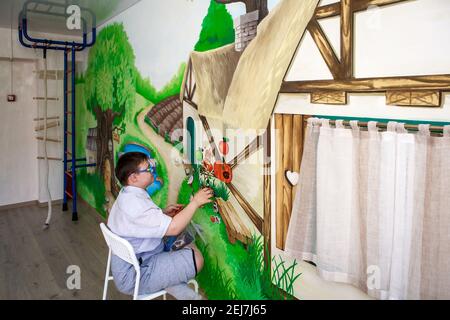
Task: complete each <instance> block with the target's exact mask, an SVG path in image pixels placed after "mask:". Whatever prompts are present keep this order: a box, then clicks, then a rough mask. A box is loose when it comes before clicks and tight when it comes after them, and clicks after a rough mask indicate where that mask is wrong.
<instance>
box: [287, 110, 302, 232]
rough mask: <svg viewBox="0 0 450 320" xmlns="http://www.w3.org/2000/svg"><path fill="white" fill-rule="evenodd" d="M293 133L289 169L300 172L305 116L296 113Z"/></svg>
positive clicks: (293, 192)
mask: <svg viewBox="0 0 450 320" xmlns="http://www.w3.org/2000/svg"><path fill="white" fill-rule="evenodd" d="M292 135H293V136H292V169H289V170H290V171H293V172H298V173H299V172H300V163H301V161H302V155H303V116H301V115H298V114H296V115H294V122H293V129H292ZM296 190H297V188H296V186H293V187H292V202H293V201H294V199H295V193H296ZM286 232H287V230H286Z"/></svg>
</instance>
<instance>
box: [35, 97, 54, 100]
mask: <svg viewBox="0 0 450 320" xmlns="http://www.w3.org/2000/svg"><path fill="white" fill-rule="evenodd" d="M33 100H45V97H33ZM47 100H51V101H59V98H53V97H52V98H49V97H47Z"/></svg>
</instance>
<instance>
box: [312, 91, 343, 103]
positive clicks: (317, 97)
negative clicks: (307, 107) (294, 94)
mask: <svg viewBox="0 0 450 320" xmlns="http://www.w3.org/2000/svg"><path fill="white" fill-rule="evenodd" d="M311 103H313V104H335V105H345V104H347V93H346V92H345V91H322V92H313V93H311Z"/></svg>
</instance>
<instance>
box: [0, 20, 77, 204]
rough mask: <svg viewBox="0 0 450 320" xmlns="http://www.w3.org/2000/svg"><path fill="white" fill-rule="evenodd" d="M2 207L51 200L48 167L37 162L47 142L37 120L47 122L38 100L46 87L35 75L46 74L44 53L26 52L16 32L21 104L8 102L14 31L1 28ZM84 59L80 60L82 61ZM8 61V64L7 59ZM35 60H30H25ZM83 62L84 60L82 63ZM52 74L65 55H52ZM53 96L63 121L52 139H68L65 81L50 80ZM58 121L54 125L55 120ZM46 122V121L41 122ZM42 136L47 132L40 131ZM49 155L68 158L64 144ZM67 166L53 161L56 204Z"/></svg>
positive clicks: (51, 111) (51, 105) (51, 108)
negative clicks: (44, 72)
mask: <svg viewBox="0 0 450 320" xmlns="http://www.w3.org/2000/svg"><path fill="white" fill-rule="evenodd" d="M33 36H36V37H38V36H39V37H42V36H44V37H47V38H51V39H55V40H58V39H59V40H62V39H64V37H62V36H60V35H54V34H47V35H44V34H36V35H33ZM0 43H2V45H1V46H0V83H1V84H2V85H1V86H0V150H1V151H0V206H4V205H10V204H16V203H21V202H28V201H34V200H38V201H39V202H45V201H47V193H46V184H45V175H44V173H45V166H44V165H45V162H44V161H43V160H37V156H38V155H39V156H43V154H44V152H43V142H40V141H38V140H36V136H37V133H36V132H35V130H34V128H35V127H36V125H37V122H36V121H34V120H33V119H34V118H37V117H38V114H39V117H43V114H44V103H43V102H42V101H38V100H33V97H36V96H44V82H43V80H39V79H38V78H37V75H36V73H35V72H34V71H35V70H42V69H43V60H42V51H41V50H36V51H35V50H33V49H29V48H25V47H22V46H21V44H20V43H19V41H18V39H17V30H14V31H13V34H12V44H13V46H12V47H13V52H12V56H13V57H14V58H15V61H14V62H13V87H14V92H13V93H14V94H16V96H17V101H16V102H14V103H9V102H7V101H6V96H7V94H9V93H10V82H11V80H10V79H11V72H10V65H11V64H10V62H9V61H4V59H6V58H9V57H11V31H10V29H5V28H0ZM83 56H84V55H80V58H81V59H82V58H83ZM2 58H3V59H2ZM22 59H29V60H22ZM77 60H78V58H77ZM47 63H48V69H49V70H55V69H60V70H62V69H63V53H62V51H57V52H56V51H49V52H48V54H47ZM48 97H58V98H59V100H58V101H49V102H48V115H49V116H59V117H60V124H61V125H60V126H59V127H57V128H52V129H49V130H48V136H49V137H53V138H60V139H62V137H63V135H62V134H63V123H62V121H63V82H62V80H59V81H55V80H49V81H48ZM50 121H53V120H50ZM41 123H42V122H41ZM40 134H41V135H42V132H40ZM48 155H49V156H50V157H56V158H62V155H63V144H62V143H59V144H58V143H53V142H49V143H48ZM62 179H63V169H62V163H61V162H59V161H50V179H49V185H50V193H51V197H52V200H58V199H62V192H63V190H62V188H63V187H62V182H63V180H62Z"/></svg>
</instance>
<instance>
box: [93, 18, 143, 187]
mask: <svg viewBox="0 0 450 320" xmlns="http://www.w3.org/2000/svg"><path fill="white" fill-rule="evenodd" d="M134 62H135V56H134V51H133V48H132V47H131V44H130V43H129V41H128V37H127V34H126V32H125V29H124V27H123V24H121V23H120V24H119V23H114V24H111V25H109V26H107V27H105V28H104V29H103V30H102V31H101V32H100V33H99V35H98V38H97V42H96V44H95V45H94V46H93V47H92V49H91V50H90V51H89V58H88V67H87V70H86V77H85V84H86V86H85V87H86V99H87V108H88V110H89V111H90V112H92V114H93V115H94V117H95V118H96V120H97V171H98V172H100V175H101V176H102V177H103V178H104V180H105V189H106V192H112V194H113V195H114V196H117V194H118V191H119V188H118V186H117V184H116V182H115V179H114V143H113V139H112V133H113V130H115V129H117V128H119V127H120V128H121V130H124V129H125V128H124V121H123V120H124V118H125V112H126V110H127V109H129V108H130V107H132V106H133V105H134V103H135V95H136V84H135V82H136V79H135V78H136V74H135V66H134V64H135V63H134Z"/></svg>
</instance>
